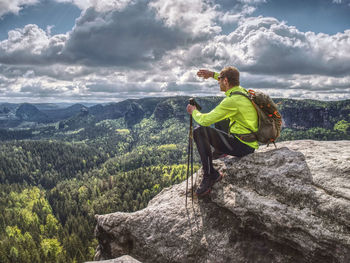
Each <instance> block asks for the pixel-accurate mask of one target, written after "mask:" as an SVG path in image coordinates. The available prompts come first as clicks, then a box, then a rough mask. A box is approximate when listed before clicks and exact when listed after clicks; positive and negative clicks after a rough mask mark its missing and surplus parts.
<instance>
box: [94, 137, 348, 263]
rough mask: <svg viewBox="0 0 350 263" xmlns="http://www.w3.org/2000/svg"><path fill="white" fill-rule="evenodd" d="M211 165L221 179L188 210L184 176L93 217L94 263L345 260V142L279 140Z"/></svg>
mask: <svg viewBox="0 0 350 263" xmlns="http://www.w3.org/2000/svg"><path fill="white" fill-rule="evenodd" d="M215 167H216V168H217V169H219V170H220V171H221V173H222V174H223V175H224V178H223V180H222V181H221V182H219V183H217V184H216V185H215V186H214V188H213V190H212V192H211V194H210V196H208V197H206V198H203V199H197V198H195V199H194V200H193V202H192V199H191V197H189V198H188V205H187V208H186V206H185V190H186V181H184V182H182V183H180V184H178V185H174V186H172V187H169V188H166V189H164V190H163V191H162V192H161V193H159V194H158V195H157V196H156V197H155V198H154V199H153V200H151V201H150V203H149V204H148V206H147V207H146V208H145V209H143V210H140V211H137V212H135V213H120V212H117V213H112V214H107V215H97V216H96V219H97V226H96V230H95V234H96V236H97V238H98V240H99V245H98V248H97V251H96V256H95V260H103V259H109V258H115V257H119V256H121V255H125V254H129V255H131V256H133V257H134V258H136V259H137V260H140V261H141V262H144V263H146V262H162V263H163V262H269V263H270V262H284V263H285V262H293V263H294V262H344V263H345V262H350V141H337V142H330V141H328V142H319V141H305V140H304V141H292V142H281V143H278V149H273V147H268V148H266V147H265V146H263V147H261V149H260V150H259V151H257V152H255V153H254V154H251V155H248V156H245V157H243V158H235V157H226V158H223V159H220V160H217V161H215ZM201 176H202V171H201V170H199V171H198V172H197V173H196V175H195V178H196V177H197V178H196V181H197V183H198V182H200V180H201Z"/></svg>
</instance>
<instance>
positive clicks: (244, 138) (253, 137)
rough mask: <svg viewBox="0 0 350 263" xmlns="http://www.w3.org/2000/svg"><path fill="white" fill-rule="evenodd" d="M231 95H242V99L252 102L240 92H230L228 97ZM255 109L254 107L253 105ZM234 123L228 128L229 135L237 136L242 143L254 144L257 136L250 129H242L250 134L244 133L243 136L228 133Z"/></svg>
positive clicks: (246, 95)
mask: <svg viewBox="0 0 350 263" xmlns="http://www.w3.org/2000/svg"><path fill="white" fill-rule="evenodd" d="M232 95H242V96H244V97H246V98H247V99H249V100H250V101H251V102H252V99H251V98H250V97H249V95H248V94H245V93H243V92H240V91H235V92H232V93H231V94H230V95H229V97H231V96H232ZM252 104H253V105H254V103H253V102H252ZM254 107H255V105H254ZM235 123H236V121H234V122H233V123H232V124H231V125H230V128H229V134H232V135H235V136H237V137H238V138H239V139H241V140H242V141H245V142H254V141H256V140H257V135H256V133H255V132H253V131H252V130H251V129H249V128H248V127H244V128H246V129H247V130H249V131H250V133H245V134H238V133H230V130H231V127H232V126H233V124H235Z"/></svg>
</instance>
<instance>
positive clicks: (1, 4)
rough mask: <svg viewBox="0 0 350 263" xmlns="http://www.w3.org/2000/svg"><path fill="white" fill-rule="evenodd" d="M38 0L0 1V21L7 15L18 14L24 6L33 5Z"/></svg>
mask: <svg viewBox="0 0 350 263" xmlns="http://www.w3.org/2000/svg"><path fill="white" fill-rule="evenodd" d="M39 1H40V0H1V1H0V19H1V17H2V16H3V15H5V14H7V13H13V14H16V15H17V14H18V13H19V11H21V10H22V8H23V7H24V6H28V5H35V4H37V3H39Z"/></svg>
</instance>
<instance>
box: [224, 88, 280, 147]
mask: <svg viewBox="0 0 350 263" xmlns="http://www.w3.org/2000/svg"><path fill="white" fill-rule="evenodd" d="M235 94H237V95H243V96H245V97H246V98H248V99H249V100H250V101H251V102H252V103H253V105H254V107H255V109H256V111H257V113H258V131H256V132H253V131H252V130H250V129H249V128H247V129H248V130H250V131H251V133H248V134H233V135H236V136H237V137H239V138H240V139H241V140H243V141H246V142H253V141H256V140H257V141H258V142H260V143H263V144H267V146H268V145H269V144H270V143H271V142H272V143H273V144H274V145H275V141H276V139H277V138H278V137H279V136H280V133H281V129H282V117H281V114H280V113H279V112H278V109H277V105H276V104H275V103H274V102H273V101H272V99H271V98H270V97H269V96H268V95H267V94H265V93H263V92H260V91H253V90H248V94H245V93H243V92H239V91H236V92H232V93H231V94H230V96H232V95H235ZM275 146H276V145H275Z"/></svg>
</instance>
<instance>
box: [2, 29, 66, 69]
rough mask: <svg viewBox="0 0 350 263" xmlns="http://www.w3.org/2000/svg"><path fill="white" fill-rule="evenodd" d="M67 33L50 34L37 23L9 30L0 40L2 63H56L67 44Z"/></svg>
mask: <svg viewBox="0 0 350 263" xmlns="http://www.w3.org/2000/svg"><path fill="white" fill-rule="evenodd" d="M66 39H67V37H66V35H54V36H52V37H51V36H49V35H48V33H47V32H45V31H44V30H42V29H41V28H39V27H38V26H37V25H32V24H29V25H26V26H25V27H24V28H22V29H20V28H17V29H15V30H11V31H9V32H8V39H6V40H3V41H1V42H0V63H3V64H10V65H11V64H12V65H28V64H30V65H42V64H52V63H55V61H56V60H57V59H59V56H60V54H61V51H62V48H63V46H64V45H65V41H66Z"/></svg>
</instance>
